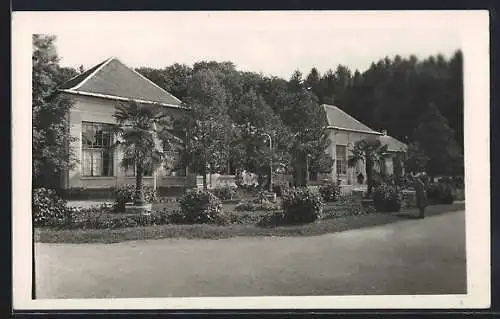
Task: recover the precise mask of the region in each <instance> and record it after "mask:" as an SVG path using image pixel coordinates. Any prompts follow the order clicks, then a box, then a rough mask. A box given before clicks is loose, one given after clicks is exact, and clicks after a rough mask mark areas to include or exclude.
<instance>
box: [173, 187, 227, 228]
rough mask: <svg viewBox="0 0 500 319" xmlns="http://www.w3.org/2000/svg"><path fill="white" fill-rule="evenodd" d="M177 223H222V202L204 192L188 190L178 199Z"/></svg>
mask: <svg viewBox="0 0 500 319" xmlns="http://www.w3.org/2000/svg"><path fill="white" fill-rule="evenodd" d="M179 204H180V211H179V214H180V217H179V221H178V222H182V223H187V224H199V223H216V224H217V223H223V222H224V214H223V211H222V202H221V200H220V199H219V198H217V197H216V196H215V195H214V194H212V193H210V192H209V191H206V190H200V189H195V190H190V191H188V192H187V193H186V194H185V195H184V196H182V197H181V198H180V199H179Z"/></svg>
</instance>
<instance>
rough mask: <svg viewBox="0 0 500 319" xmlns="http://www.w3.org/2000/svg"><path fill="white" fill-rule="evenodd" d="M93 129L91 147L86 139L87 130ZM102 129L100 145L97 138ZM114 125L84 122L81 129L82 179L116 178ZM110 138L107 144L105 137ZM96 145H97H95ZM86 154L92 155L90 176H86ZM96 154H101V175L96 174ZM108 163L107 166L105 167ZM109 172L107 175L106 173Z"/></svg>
mask: <svg viewBox="0 0 500 319" xmlns="http://www.w3.org/2000/svg"><path fill="white" fill-rule="evenodd" d="M88 127H92V128H93V129H94V134H95V135H94V136H93V141H91V143H90V146H89V144H88V140H87V139H86V138H85V135H86V132H87V128H88ZM99 128H100V134H101V136H100V143H99V141H98V139H96V136H97V134H98V132H99ZM112 129H113V124H110V123H104V122H91V121H82V129H81V165H80V171H81V176H82V177H88V178H92V177H114V176H115V172H114V169H115V167H114V166H115V165H114V160H115V152H114V150H113V148H112V144H113V140H114V134H113V130H112ZM106 135H107V136H108V142H105V140H104V139H105V136H106ZM94 143H95V144H94ZM85 154H90V162H89V165H90V168H89V169H90V174H86V172H87V171H88V169H87V167H86V161H85V159H84V157H85ZM94 154H100V159H98V161H100V173H99V174H94V170H95V169H97V167H94ZM105 163H107V165H105ZM106 168H107V169H106ZM105 172H107V174H106V173H105Z"/></svg>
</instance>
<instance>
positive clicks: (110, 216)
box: [68, 206, 169, 229]
mask: <svg viewBox="0 0 500 319" xmlns="http://www.w3.org/2000/svg"><path fill="white" fill-rule="evenodd" d="M167 223H169V213H168V212H167V211H166V210H163V211H153V212H151V213H150V214H149V215H143V214H126V215H125V214H114V213H113V212H112V210H111V209H110V208H109V207H106V206H95V207H91V208H85V209H80V210H75V211H73V213H72V222H71V224H70V225H68V227H70V228H76V229H116V228H126V227H140V226H154V225H164V224H167Z"/></svg>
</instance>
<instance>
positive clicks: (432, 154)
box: [415, 103, 463, 176]
mask: <svg viewBox="0 0 500 319" xmlns="http://www.w3.org/2000/svg"><path fill="white" fill-rule="evenodd" d="M453 136H454V132H453V130H452V129H451V128H450V127H449V125H448V121H447V120H446V118H445V117H444V116H443V115H442V114H441V112H440V111H439V109H438V108H437V106H436V105H434V104H433V103H431V104H430V105H429V107H428V109H427V110H426V111H425V112H424V113H423V114H422V116H421V118H420V123H419V125H418V127H417V128H416V130H415V138H416V140H417V141H418V142H419V145H421V146H422V148H423V151H424V152H425V154H427V155H428V156H429V161H428V162H427V163H426V171H427V172H428V173H429V174H430V175H431V176H436V175H443V174H444V175H450V174H461V173H462V172H463V159H462V156H461V155H460V151H459V148H458V145H457V142H456V141H455V140H454V139H453Z"/></svg>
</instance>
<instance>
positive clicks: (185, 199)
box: [26, 11, 489, 300]
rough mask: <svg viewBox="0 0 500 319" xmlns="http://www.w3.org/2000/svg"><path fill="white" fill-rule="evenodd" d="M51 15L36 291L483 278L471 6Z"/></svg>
mask: <svg viewBox="0 0 500 319" xmlns="http://www.w3.org/2000/svg"><path fill="white" fill-rule="evenodd" d="M72 14H73V15H72ZM52 17H53V19H46V20H45V21H46V25H45V27H42V28H40V29H39V30H40V31H39V32H38V31H36V32H35V31H34V32H32V33H31V45H32V52H31V55H32V64H31V77H32V78H31V80H32V81H31V83H32V87H31V91H32V145H31V149H32V153H31V163H32V168H31V175H32V180H31V220H32V236H33V238H32V241H33V243H32V247H33V254H32V256H31V257H32V265H33V267H32V276H31V284H32V286H31V288H32V289H31V290H32V298H33V299H34V300H43V299H102V298H112V299H115V298H191V297H196V298H198V297H269V296H288V297H298V296H386V295H395V296H397V295H400V296H402V295H426V296H432V295H464V296H466V295H467V294H468V293H470V291H469V290H468V270H467V269H468V268H467V267H468V262H469V260H468V257H467V256H468V251H467V249H469V247H468V245H467V236H466V209H465V207H466V198H467V203H469V192H470V190H469V189H467V194H466V192H465V189H466V188H467V187H466V176H467V174H466V171H467V170H468V169H469V168H468V167H467V165H466V161H465V150H466V149H467V145H468V144H467V143H468V142H467V139H466V138H465V134H464V131H465V129H464V117H466V116H464V114H467V113H465V111H464V110H465V106H464V99H465V98H464V96H465V95H464V74H465V73H464V59H468V56H467V53H466V51H464V48H463V35H462V34H461V32H460V28H459V25H460V23H461V21H463V20H461V19H460V18H458V17H457V16H456V15H454V14H453V13H449V14H446V13H442V14H438V13H436V14H433V13H429V12H428V13H427V14H426V13H424V12H394V13H386V14H380V15H377V14H373V13H371V14H370V13H365V14H363V13H359V14H352V13H351V14H349V13H343V12H327V11H325V12H314V11H295V12H258V11H256V12H154V13H128V14H121V13H116V14H115V13H113V15H112V14H111V13H105V12H103V13H95V14H84V13H81V14H78V13H76V12H75V13H53V15H52ZM469 143H470V142H469ZM26 182H28V181H26ZM488 192H489V186H488ZM467 207H468V208H467V209H468V210H469V207H470V206H467ZM475 213H478V212H475ZM469 222H470V220H469V219H468V218H467V223H469ZM484 231H486V232H488V231H489V229H485V230H484ZM467 235H469V234H467ZM30 245H31V244H30ZM469 279H470V278H469ZM469 289H470V285H469Z"/></svg>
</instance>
